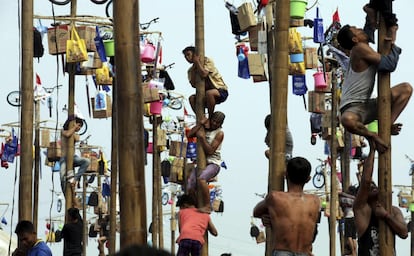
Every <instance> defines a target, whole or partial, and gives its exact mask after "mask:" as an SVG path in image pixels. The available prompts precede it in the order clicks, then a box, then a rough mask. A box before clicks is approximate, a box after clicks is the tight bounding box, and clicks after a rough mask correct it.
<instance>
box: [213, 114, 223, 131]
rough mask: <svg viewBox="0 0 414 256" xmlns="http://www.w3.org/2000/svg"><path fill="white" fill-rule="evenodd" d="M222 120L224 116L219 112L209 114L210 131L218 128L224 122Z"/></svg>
mask: <svg viewBox="0 0 414 256" xmlns="http://www.w3.org/2000/svg"><path fill="white" fill-rule="evenodd" d="M224 118H226V115H224V113H223V112H220V111H215V112H214V113H213V114H211V117H210V129H211V130H215V129H217V128H220V127H221V125H222V124H223V122H224Z"/></svg>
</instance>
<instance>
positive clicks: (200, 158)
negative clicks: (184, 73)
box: [194, 0, 208, 256]
mask: <svg viewBox="0 0 414 256" xmlns="http://www.w3.org/2000/svg"><path fill="white" fill-rule="evenodd" d="M194 9H195V10H194V13H195V17H194V18H195V45H196V49H197V53H198V54H199V55H200V61H201V63H203V64H204V56H205V48H204V0H194ZM204 99H205V81H204V79H202V78H201V77H200V75H199V74H197V75H196V106H195V107H196V118H197V123H200V121H201V120H202V119H203V118H204V117H205V114H204ZM205 167H206V155H205V153H204V149H203V147H202V146H201V144H198V143H197V177H198V175H199V174H200V171H201V170H203V169H204V168H205ZM201 192H202V191H201V190H200V189H197V199H198V200H197V201H198V204H199V205H200V204H201V203H203V201H204V198H203V195H202V193H201ZM204 203H205V202H204ZM204 239H205V241H206V242H205V244H204V245H203V248H202V251H201V255H202V256H208V234H207V232H206V234H205V235H204Z"/></svg>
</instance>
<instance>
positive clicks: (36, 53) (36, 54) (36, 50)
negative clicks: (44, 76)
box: [33, 27, 45, 61]
mask: <svg viewBox="0 0 414 256" xmlns="http://www.w3.org/2000/svg"><path fill="white" fill-rule="evenodd" d="M44 52H45V48H44V47H43V43H42V34H41V33H40V31H39V30H37V28H35V27H33V58H37V60H38V61H39V58H40V57H43V54H44Z"/></svg>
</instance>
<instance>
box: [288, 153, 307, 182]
mask: <svg viewBox="0 0 414 256" xmlns="http://www.w3.org/2000/svg"><path fill="white" fill-rule="evenodd" d="M311 170H312V166H311V164H310V163H309V161H308V160H306V159H305V158H303V157H294V158H292V159H290V160H289V161H288V163H287V167H286V177H287V179H288V181H290V182H291V183H293V184H297V185H304V184H305V183H306V182H308V181H309V179H310V173H311Z"/></svg>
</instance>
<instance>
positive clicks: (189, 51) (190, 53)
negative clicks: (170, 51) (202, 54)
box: [183, 46, 196, 63]
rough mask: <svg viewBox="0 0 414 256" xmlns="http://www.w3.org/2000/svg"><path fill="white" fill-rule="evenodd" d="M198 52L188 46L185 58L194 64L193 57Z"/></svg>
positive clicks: (185, 49)
mask: <svg viewBox="0 0 414 256" xmlns="http://www.w3.org/2000/svg"><path fill="white" fill-rule="evenodd" d="M195 52H196V49H195V47H194V46H187V47H185V48H184V50H183V54H184V58H185V59H186V60H187V61H188V62H189V63H193V56H194V54H195Z"/></svg>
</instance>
